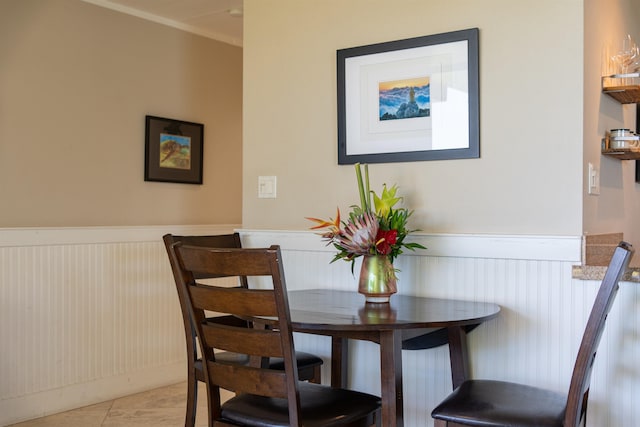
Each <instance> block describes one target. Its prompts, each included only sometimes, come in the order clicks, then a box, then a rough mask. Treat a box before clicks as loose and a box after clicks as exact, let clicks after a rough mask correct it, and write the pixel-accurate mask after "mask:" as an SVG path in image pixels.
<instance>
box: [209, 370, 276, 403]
mask: <svg viewBox="0 0 640 427" xmlns="http://www.w3.org/2000/svg"><path fill="white" fill-rule="evenodd" d="M207 368H208V370H209V375H210V376H211V377H212V378H215V382H216V384H217V385H219V386H220V387H222V388H224V389H227V390H233V391H235V392H237V393H250V394H257V395H260V396H268V397H279V398H282V399H286V398H287V386H286V374H285V373H284V371H281V370H279V371H276V370H270V371H268V370H265V369H260V368H255V367H251V366H239V365H230V364H222V363H213V362H211V361H209V362H207Z"/></svg>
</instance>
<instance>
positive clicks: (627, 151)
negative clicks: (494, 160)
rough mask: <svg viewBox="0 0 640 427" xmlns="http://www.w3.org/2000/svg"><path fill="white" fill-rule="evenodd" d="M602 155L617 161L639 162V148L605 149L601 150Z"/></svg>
mask: <svg viewBox="0 0 640 427" xmlns="http://www.w3.org/2000/svg"><path fill="white" fill-rule="evenodd" d="M602 154H604V155H605V156H609V157H614V158H616V159H618V160H640V148H639V147H632V148H620V149H607V150H602Z"/></svg>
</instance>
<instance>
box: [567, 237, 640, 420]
mask: <svg viewBox="0 0 640 427" xmlns="http://www.w3.org/2000/svg"><path fill="white" fill-rule="evenodd" d="M633 252H634V250H633V247H632V246H631V245H630V244H628V243H626V242H620V244H619V245H618V247H617V248H616V249H615V251H614V253H613V257H612V258H611V262H610V263H609V267H608V268H607V272H606V273H605V276H604V279H603V280H602V284H601V285H600V289H599V290H598V294H597V296H596V299H595V302H594V304H593V308H592V309H591V314H590V315H589V320H588V321H587V326H586V327H585V332H584V335H583V337H582V342H581V343H580V349H579V350H578V356H577V357H576V362H575V365H574V369H573V374H572V376H571V384H570V386H569V395H568V399H567V409H566V412H565V420H564V426H565V427H577V426H579V425H580V423H581V420H582V418H583V417H584V416H585V414H586V411H587V401H588V396H589V384H590V379H591V371H592V369H593V362H594V359H595V357H596V350H597V348H598V344H599V343H600V338H601V337H602V333H603V331H604V326H605V323H606V320H607V315H608V314H609V310H611V306H612V305H613V301H614V299H615V297H616V294H617V291H618V288H619V285H618V283H619V281H620V279H621V277H622V275H623V274H624V273H625V271H626V270H627V267H628V266H629V261H630V260H631V257H632V256H633Z"/></svg>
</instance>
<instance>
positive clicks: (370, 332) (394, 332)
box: [288, 289, 500, 427]
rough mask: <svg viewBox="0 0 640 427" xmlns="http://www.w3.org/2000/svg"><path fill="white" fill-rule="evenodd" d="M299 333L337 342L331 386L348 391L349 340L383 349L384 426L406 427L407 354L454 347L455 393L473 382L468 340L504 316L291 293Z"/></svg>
mask: <svg viewBox="0 0 640 427" xmlns="http://www.w3.org/2000/svg"><path fill="white" fill-rule="evenodd" d="M288 297H289V309H290V312H291V324H292V327H293V330H294V331H295V332H304V333H310V334H318V335H327V336H331V338H332V341H331V342H332V350H331V385H332V386H334V387H347V381H346V380H347V368H346V367H347V361H348V353H347V349H348V346H347V340H348V339H357V340H366V341H372V342H375V343H378V344H379V345H380V372H381V378H380V381H381V396H380V397H381V400H382V423H381V424H382V426H391V427H401V426H403V423H404V420H403V396H402V349H403V346H404V348H413V349H416V348H430V347H434V346H437V345H443V344H447V343H448V344H449V355H450V362H451V376H452V384H453V388H455V387H457V386H458V385H459V384H460V383H462V382H463V381H464V380H465V379H467V378H468V376H469V360H468V350H467V338H466V334H467V332H468V331H469V330H471V329H472V328H474V327H475V326H477V325H479V324H481V323H483V322H486V321H487V320H490V319H492V318H494V317H496V316H498V314H499V312H500V306H498V305H496V304H492V303H483V302H472V301H460V300H449V299H438V298H426V297H416V296H410V295H393V296H392V297H391V301H390V302H389V303H383V304H372V303H365V300H364V296H362V295H361V294H359V293H357V292H349V291H339V290H331V289H309V290H299V291H298V290H297V291H290V292H288ZM421 343H423V344H421Z"/></svg>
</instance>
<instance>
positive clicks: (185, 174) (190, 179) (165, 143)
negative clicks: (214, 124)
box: [144, 116, 204, 184]
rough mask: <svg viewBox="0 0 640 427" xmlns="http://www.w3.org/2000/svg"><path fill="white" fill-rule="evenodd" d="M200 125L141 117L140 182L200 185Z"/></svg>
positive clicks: (201, 127)
mask: <svg viewBox="0 0 640 427" xmlns="http://www.w3.org/2000/svg"><path fill="white" fill-rule="evenodd" d="M203 133H204V125H203V124H200V123H192V122H185V121H182V120H175V119H166V118H163V117H155V116H146V117H145V157H144V159H145V160H144V180H145V181H161V182H177V183H182V184H202V153H203V142H204V141H203Z"/></svg>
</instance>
